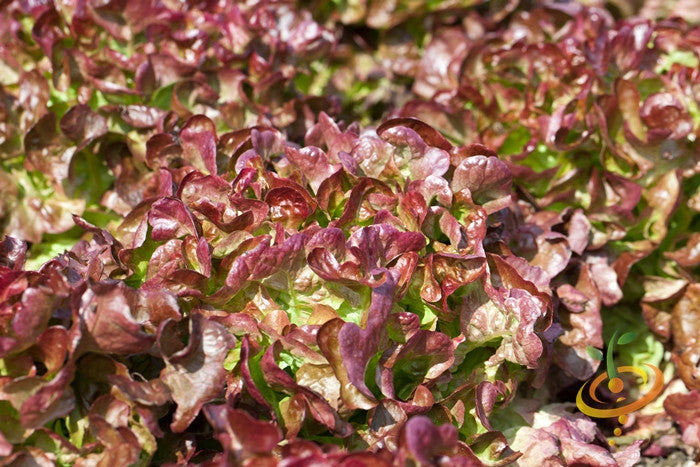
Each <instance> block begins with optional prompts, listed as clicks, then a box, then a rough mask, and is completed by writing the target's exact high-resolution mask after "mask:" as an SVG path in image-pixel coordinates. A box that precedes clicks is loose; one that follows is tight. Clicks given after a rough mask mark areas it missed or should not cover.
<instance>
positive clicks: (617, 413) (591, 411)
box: [576, 331, 664, 445]
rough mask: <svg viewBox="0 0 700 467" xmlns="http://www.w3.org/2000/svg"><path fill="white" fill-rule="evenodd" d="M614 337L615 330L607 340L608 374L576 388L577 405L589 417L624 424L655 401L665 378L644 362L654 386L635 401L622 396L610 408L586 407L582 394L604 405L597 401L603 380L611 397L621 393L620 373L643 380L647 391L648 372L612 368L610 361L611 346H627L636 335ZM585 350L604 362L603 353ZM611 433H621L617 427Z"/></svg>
mask: <svg viewBox="0 0 700 467" xmlns="http://www.w3.org/2000/svg"><path fill="white" fill-rule="evenodd" d="M617 334H618V333H617V331H615V333H614V334H613V336H612V339H610V341H609V342H608V351H607V355H606V366H607V371H606V372H605V373H603V374H602V375H599V376H598V377H596V378H595V379H594V380H593V381H591V380H590V379H589V380H588V381H586V382H585V383H584V384H583V386H581V389H579V391H578V394H577V395H576V406H577V407H578V409H579V410H580V411H581V412H583V413H584V414H586V415H588V416H589V417H595V418H612V417H618V421H619V422H620V423H621V424H623V425H624V424H625V423H626V422H627V414H629V413H632V412H634V411H635V410H639V409H641V408H642V407H644V406H645V405H647V404H648V403H649V402H651V401H652V400H654V398H655V397H656V396H658V395H659V393H660V392H661V390H662V389H663V385H664V375H663V373H661V370H659V369H658V368H657V367H655V366H654V365H651V364H649V363H645V364H644V365H645V366H646V367H647V368H648V369H649V370H650V373H652V374H653V375H654V379H653V385H652V386H651V388H649V389H648V390H647V391H646V392H645V393H644V395H643V396H642V397H640V398H639V399H637V400H635V401H631V402H627V398H626V397H625V396H619V397H617V399H616V400H615V402H616V403H620V402H627V403H625V404H624V405H621V406H616V407H612V408H596V407H592V406H590V405H588V403H587V402H586V401H584V394H587V395H588V397H589V398H590V399H591V400H592V401H595V402H597V403H598V404H603V401H601V400H600V399H599V398H598V396H597V394H596V391H597V389H598V387H599V386H600V384H601V383H603V381H605V380H607V381H608V384H607V386H608V389H609V390H610V392H612V393H613V394H620V393H621V392H622V390H623V389H624V388H625V383H624V381H623V380H622V379H621V378H619V377H618V375H619V374H624V373H632V374H635V375H637V376H639V377H640V378H641V379H642V388H643V389H646V388H647V386H648V385H649V375H648V373H647V370H645V369H644V368H641V367H638V366H620V367H616V366H615V363H614V362H613V347H614V346H615V345H616V344H617V345H624V344H628V343H630V342H632V341H633V340H634V337H635V334H634V333H633V332H627V333H625V334H623V335H621V336H620V337H619V338H618V337H617ZM586 350H587V351H588V354H589V355H590V356H591V357H593V358H595V359H596V360H603V353H602V352H601V351H600V350H598V349H596V348H594V347H591V346H588V348H587V349H586ZM589 383H590V384H589ZM586 386H588V391H586ZM613 433H614V434H615V436H619V435H620V434H621V433H622V430H621V429H620V428H619V427H618V428H615V430H614V431H613ZM610 444H611V445H613V444H615V442H614V441H612V440H610Z"/></svg>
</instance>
